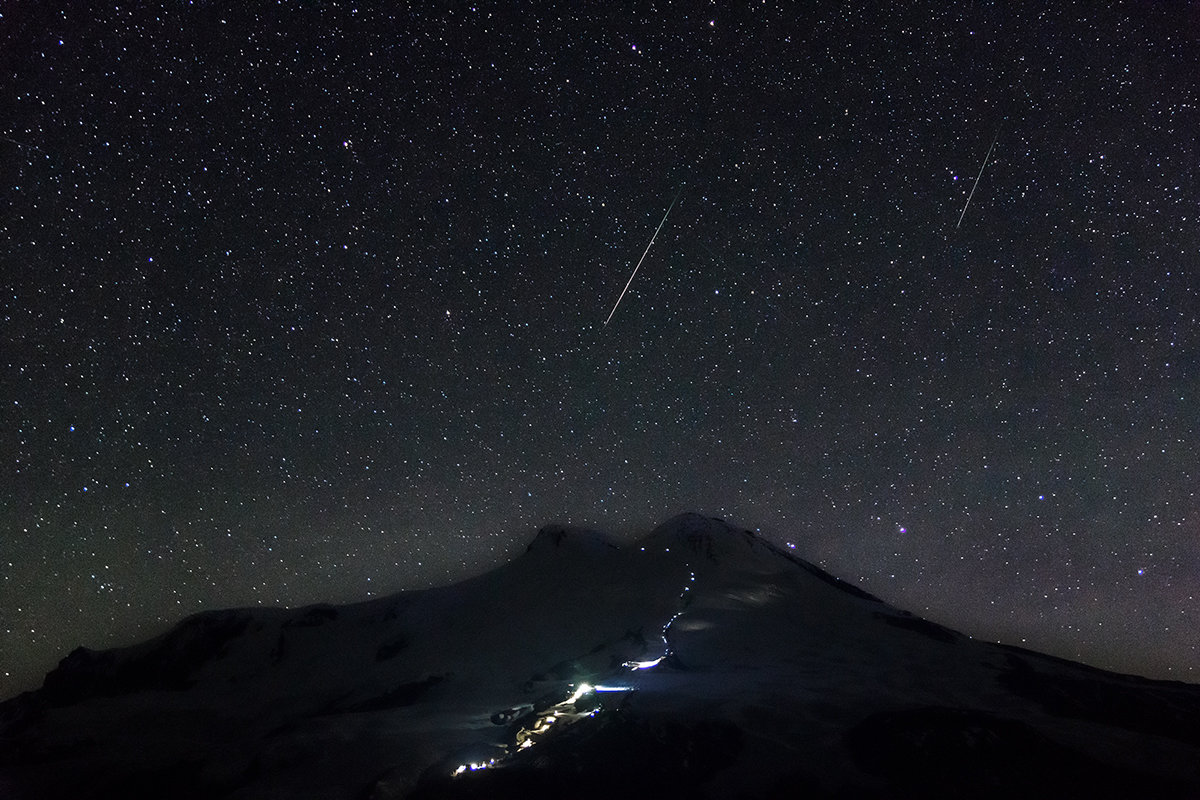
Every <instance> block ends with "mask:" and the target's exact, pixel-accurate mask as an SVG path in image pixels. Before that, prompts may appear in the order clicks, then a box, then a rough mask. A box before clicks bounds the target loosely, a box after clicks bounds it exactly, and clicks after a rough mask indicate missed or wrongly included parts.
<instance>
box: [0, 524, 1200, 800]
mask: <svg viewBox="0 0 1200 800" xmlns="http://www.w3.org/2000/svg"><path fill="white" fill-rule="evenodd" d="M1197 765H1200V687H1197V686H1192V685H1185V684H1179V683H1170V682H1164V681H1150V680H1144V679H1139V678H1133V677H1128V676H1122V675H1116V674H1113V673H1107V672H1103V671H1101V670H1097V669H1093V668H1090V667H1086V666H1083V665H1080V664H1075V663H1071V662H1067V661H1063V660H1061V659H1055V658H1051V657H1048V656H1043V655H1039V654H1037V653H1033V652H1030V651H1026V650H1021V649H1018V648H1012V647H1005V646H1000V645H994V644H989V643H985V642H979V641H975V640H972V639H970V638H968V637H966V636H963V635H961V634H959V633H956V632H954V631H952V630H949V629H947V628H944V627H941V626H939V625H936V624H934V623H932V622H929V621H927V620H923V619H920V618H918V617H915V616H913V615H911V614H908V613H905V612H903V611H901V610H898V609H896V608H893V607H891V606H889V605H887V604H886V603H883V602H882V601H880V600H879V599H877V598H875V597H873V596H871V595H869V594H867V593H866V592H863V591H862V590H860V589H858V588H857V587H855V586H853V585H851V584H848V583H845V582H843V581H841V580H839V579H837V578H835V577H833V576H831V575H829V574H828V573H826V572H824V571H823V570H821V569H819V568H818V567H816V566H814V565H813V564H810V563H808V562H806V561H804V560H802V559H799V558H797V557H795V556H794V555H793V554H792V553H791V552H789V551H787V550H785V549H782V548H779V547H777V546H775V545H774V544H772V543H770V542H768V541H767V540H765V539H763V538H761V537H759V536H756V535H755V534H754V533H752V532H750V531H746V530H741V529H738V528H735V527H732V526H730V525H728V524H726V523H725V522H723V521H721V520H718V519H713V518H709V517H703V516H700V515H697V514H684V515H681V516H678V517H675V518H673V519H671V520H669V521H667V522H666V523H664V524H662V525H660V526H658V527H657V528H655V529H654V530H653V531H652V532H650V533H649V534H647V535H646V536H645V537H644V538H642V539H640V540H638V541H637V542H635V543H634V544H632V545H624V546H617V544H615V543H614V542H613V541H612V540H610V539H609V538H608V537H606V536H604V535H603V534H601V533H598V532H595V531H588V530H583V529H576V528H567V527H563V526H550V527H547V528H543V529H542V530H541V531H540V532H539V533H538V534H537V536H536V537H535V538H534V540H533V541H532V542H531V544H530V545H529V547H528V548H527V549H526V551H525V552H524V553H522V554H521V555H520V556H518V557H517V558H515V559H513V560H512V561H511V562H509V563H507V564H504V565H502V566H500V567H498V568H496V569H494V570H492V571H491V572H488V573H485V574H483V575H480V576H478V577H476V578H473V579H470V580H467V581H464V582H461V583H458V584H455V585H452V586H446V587H439V588H435V589H428V590H423V591H413V592H403V593H400V594H397V595H395V596H392V597H387V598H383V599H379V600H373V601H370V602H366V603H359V604H355V605H349V606H329V605H320V606H311V607H308V608H300V609H292V610H282V609H268V610H261V609H256V610H232V611H219V612H207V613H203V614H199V615H196V616H193V617H190V618H189V619H186V620H184V621H183V622H181V623H180V624H179V625H178V626H176V627H175V628H174V629H172V630H171V631H169V632H168V633H166V634H164V635H162V636H159V637H157V638H155V639H152V640H149V641H147V642H143V643H142V644H139V645H135V646H133V647H128V648H122V649H117V650H108V651H101V652H96V651H90V650H86V649H83V648H80V649H78V650H76V651H74V652H73V653H71V654H70V655H69V656H67V657H66V658H65V659H64V660H63V661H62V662H61V663H60V664H59V666H58V667H57V668H56V669H55V670H54V671H52V672H51V673H50V674H49V675H47V676H46V680H45V683H44V685H43V687H42V688H41V689H40V690H38V691H36V692H30V693H27V694H25V695H22V696H21V697H18V698H16V699H14V700H11V701H9V702H7V703H4V704H2V705H0V796H3V797H5V798H15V799H16V800H25V799H26V798H28V799H29V800H32V798H59V797H61V798H67V797H71V798H76V797H96V798H118V797H120V798H137V797H172V798H238V799H239V800H250V799H251V798H267V797H287V798H322V799H323V800H324V799H326V798H330V799H332V798H347V799H349V798H372V799H374V800H386V799H387V798H449V797H487V798H503V797H521V798H531V797H532V798H542V797H544V798H551V797H553V798H561V797H573V798H601V797H605V798H607V797H612V796H619V795H623V794H628V793H631V792H637V793H638V794H648V795H650V796H656V797H660V798H661V797H700V798H703V797H712V798H725V797H744V798H776V797H816V798H822V797H829V798H832V797H860V798H890V797H912V798H917V797H922V798H925V797H968V796H969V797H1014V796H1018V795H1020V796H1031V797H1045V796H1051V795H1064V796H1077V797H1084V796H1086V797H1129V796H1153V797H1197V796H1200V767H1198V766H1197Z"/></svg>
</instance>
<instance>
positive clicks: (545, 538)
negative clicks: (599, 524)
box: [525, 523, 617, 553]
mask: <svg viewBox="0 0 1200 800" xmlns="http://www.w3.org/2000/svg"><path fill="white" fill-rule="evenodd" d="M616 547H617V545H616V544H614V543H613V541H612V540H611V539H609V537H608V535H607V534H605V533H602V532H601V531H598V530H594V529H592V528H582V527H578V526H575V525H560V524H557V523H556V524H552V525H545V526H543V527H542V528H540V529H539V530H538V532H537V535H536V536H534V537H533V541H532V542H530V543H529V544H528V545H527V546H526V547H525V552H526V553H535V552H556V551H563V550H571V551H594V552H604V551H608V550H615V549H616Z"/></svg>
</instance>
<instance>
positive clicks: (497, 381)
mask: <svg viewBox="0 0 1200 800" xmlns="http://www.w3.org/2000/svg"><path fill="white" fill-rule="evenodd" d="M379 5H380V6H386V7H392V6H399V5H401V4H399V3H380V4H379ZM411 5H412V6H413V8H411V9H407V10H400V11H397V10H395V9H394V8H389V9H388V10H384V11H379V10H373V9H371V8H367V7H364V6H362V5H360V6H357V7H356V6H355V5H354V4H352V3H346V2H340V3H301V2H281V3H272V4H267V3H229V4H225V3H216V2H213V3H208V2H196V3H185V2H170V3H160V4H154V3H132V2H131V3H128V4H127V3H116V2H109V3H107V4H103V5H100V4H96V5H90V4H88V3H83V2H70V3H67V2H63V1H62V0H58V2H16V3H5V4H4V7H3V9H2V10H0V77H2V81H0V176H2V180H0V288H2V290H3V291H2V295H0V408H2V412H0V413H2V416H0V696H7V695H9V694H12V693H15V692H17V691H19V690H22V689H27V688H32V687H34V686H36V685H37V684H38V683H40V678H41V674H42V673H44V672H45V670H47V669H49V668H50V667H52V666H53V664H54V663H55V662H56V661H57V660H58V659H59V658H61V657H62V656H63V655H65V654H66V653H67V652H68V651H69V650H70V649H72V648H73V647H75V646H76V645H79V644H84V645H87V646H91V647H100V646H113V645H117V644H126V643H129V642H132V641H134V640H137V639H141V638H145V637H147V636H150V635H152V634H155V633H158V632H159V631H161V630H163V629H164V628H166V627H167V626H168V625H169V624H171V623H173V622H174V621H176V620H178V619H180V618H182V617H183V616H184V615H186V614H189V613H192V612H195V611H198V610H201V609H209V608H222V607H230V606H253V605H259V604H262V605H278V604H283V605H298V604H306V603H312V602H318V601H330V602H346V601H352V600H357V599H364V598H367V597H370V596H376V595H380V594H385V593H389V592H393V591H397V590H399V589H404V588H418V587H425V586H430V585H435V584H442V583H446V582H448V581H451V580H453V579H458V578H462V577H466V576H468V575H471V574H475V573H478V572H480V571H482V570H483V569H485V568H488V567H490V566H493V565H495V564H498V563H500V562H502V561H503V560H505V559H507V558H509V557H511V556H512V555H513V554H514V553H515V552H517V551H518V550H519V549H520V547H522V546H523V545H524V544H525V543H526V542H528V541H529V539H530V538H531V537H532V535H533V532H534V530H535V529H536V528H537V527H538V526H540V525H542V524H546V523H550V522H568V523H574V524H580V525H588V526H595V527H600V528H602V529H605V530H608V531H611V532H613V533H614V534H616V535H618V536H632V535H633V534H634V533H636V532H639V531H645V530H647V529H648V528H649V527H651V526H653V525H654V524H656V523H658V522H660V521H662V520H663V519H665V518H666V517H668V516H670V515H673V514H675V513H677V512H680V511H684V510H696V511H700V512H703V513H708V514H712V515H716V516H722V517H724V518H726V519H728V520H729V521H730V522H733V523H736V524H740V525H744V526H746V527H749V528H754V529H758V530H760V531H761V532H762V533H763V534H764V535H765V536H767V537H769V538H771V539H772V540H774V541H776V542H779V543H781V544H784V545H787V544H791V545H793V546H794V548H795V552H796V553H797V554H798V555H801V556H802V557H805V558H807V559H809V560H812V561H814V562H816V563H819V564H821V565H823V566H824V567H825V568H826V569H828V570H829V571H830V572H832V573H834V574H835V575H838V576H840V577H843V578H846V579H849V580H851V581H853V582H855V583H858V584H859V585H861V586H863V587H864V588H865V589H867V590H869V591H871V592H873V593H876V594H878V595H880V596H881V597H883V598H884V599H886V600H888V601H890V602H892V603H894V604H897V605H899V606H901V607H904V608H907V609H909V610H911V611H913V612H915V613H918V614H921V615H923V616H927V617H929V618H931V619H934V620H936V621H938V622H942V623H944V624H948V625H951V626H953V627H956V628H958V629H961V630H963V631H965V632H967V633H970V634H972V635H974V636H978V637H981V638H986V639H991V640H1002V641H1005V642H1009V643H1014V644H1024V645H1025V646H1028V647H1032V648H1035V649H1039V650H1044V651H1048V652H1051V653H1053V654H1056V655H1061V656H1065V657H1068V658H1076V659H1081V660H1084V661H1086V662H1088V663H1092V664H1095V665H1098V666H1102V667H1107V668H1116V669H1119V670H1122V671H1132V672H1136V673H1139V674H1145V675H1151V676H1155V677H1174V678H1178V679H1184V680H1190V681H1200V496H1197V487H1198V485H1200V462H1198V453H1200V395H1198V392H1200V319H1198V318H1200V187H1198V183H1197V179H1198V177H1200V134H1197V131H1200V88H1198V87H1200V6H1196V5H1191V6H1190V7H1188V6H1186V5H1184V4H1182V3H1179V4H1170V3H1154V2H1147V3H1111V4H1109V3H1093V2H1083V3H1079V4H1068V3H1053V4H1048V5H1049V6H1050V7H1049V8H1048V9H1046V10H1039V9H1038V8H1036V7H1035V6H1036V4H1011V5H1010V4H1006V3H1000V4H991V3H986V2H975V3H964V4H961V6H962V7H961V8H955V9H947V8H946V7H945V6H946V4H942V3H930V4H928V5H926V6H924V7H920V8H917V7H913V8H911V9H909V6H910V5H915V4H904V3H900V4H896V3H881V4H878V5H877V6H875V7H873V8H864V9H861V10H860V9H856V8H854V6H858V5H860V4H843V3H825V4H820V3H814V4H803V5H804V7H805V8H806V9H807V10H805V11H803V12H801V11H798V10H796V9H794V8H793V7H792V6H791V4H781V5H782V8H780V7H775V6H774V5H772V4H766V3H756V4H754V5H753V6H752V7H751V8H748V9H747V8H740V9H738V10H731V9H727V8H725V4H704V3H699V2H688V3H669V2H660V3H635V4H630V5H628V6H624V7H623V6H622V4H618V3H611V2H597V3H568V4H563V5H562V6H561V7H558V8H557V9H555V8H551V7H550V6H547V5H533V6H529V5H525V4H517V3H510V2H504V3H497V4H494V5H490V6H489V5H486V4H485V5H479V6H470V5H464V4H459V3H443V4H435V3H413V4H411ZM867 5H870V4H867ZM989 148H990V151H989ZM985 158H986V163H985ZM981 170H982V171H981ZM977 178H978V184H977V185H976V179H977ZM973 187H974V194H973V195H971V192H972V188H973ZM677 193H678V201H677V202H676V203H675V205H674V206H673V207H671V211H670V214H669V215H668V216H667V218H666V221H665V224H663V226H662V229H661V232H660V233H659V234H658V236H657V238H656V240H655V241H654V244H653V246H652V247H651V248H650V250H649V252H648V253H646V257H645V260H644V261H643V262H642V264H641V267H640V270H639V271H638V273H637V276H636V278H635V279H634V281H633V283H632V285H631V287H630V289H629V292H628V294H626V295H625V297H624V299H623V300H622V301H621V304H620V306H619V307H618V308H617V310H616V313H615V314H614V316H613V318H612V321H611V322H610V323H609V324H608V325H605V324H604V320H605V318H606V317H607V316H608V314H609V312H610V311H611V309H612V308H613V304H614V303H615V302H616V300H617V297H618V296H619V295H620V293H621V290H622V288H623V287H624V286H625V284H626V282H627V281H628V280H629V276H630V273H631V272H632V270H633V268H634V265H635V264H637V262H638V259H639V258H640V257H641V256H642V254H643V252H644V251H645V250H646V247H647V244H648V243H649V242H650V241H651V237H652V236H653V234H654V231H655V228H656V226H657V225H658V224H659V222H660V220H662V219H663V215H664V213H665V212H666V211H667V209H668V207H670V204H671V201H672V199H673V198H675V197H676V195H677ZM969 196H970V202H969V204H968V202H967V201H968V197H969ZM964 209H965V212H964Z"/></svg>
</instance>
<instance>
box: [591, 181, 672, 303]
mask: <svg viewBox="0 0 1200 800" xmlns="http://www.w3.org/2000/svg"><path fill="white" fill-rule="evenodd" d="M681 194H683V187H680V189H679V191H678V192H676V193H675V199H674V200H672V201H671V205H669V206H667V213H666V214H663V218H662V222H660V223H658V227H657V228H655V229H654V235H653V236H651V237H650V244H648V245H646V251H645V252H644V253H642V257H641V258H639V259H638V262H637V266H636V267H634V268H633V274H632V275H630V276H629V280H628V281H626V282H625V288H624V289H622V290H621V296H620V297H618V298H617V302H615V303H613V307H612V311H610V312H608V319H606V320H604V325H605V327H607V326H608V323H609V320H611V319H612V318H613V314H615V313H617V306H619V305H621V301H622V300H624V299H625V293H626V292H628V291H629V285H630V284H632V283H633V279H634V277H635V276H636V275H637V273H638V270H639V269H641V266H642V262H643V261H645V260H646V254H647V253H649V252H650V248H651V247H653V246H654V240H655V239H657V238H658V232H659V231H661V230H662V226H663V225H665V224H666V222H667V217H669V216H670V215H671V209H672V208H674V207H675V201H676V200H678V199H679V195H681Z"/></svg>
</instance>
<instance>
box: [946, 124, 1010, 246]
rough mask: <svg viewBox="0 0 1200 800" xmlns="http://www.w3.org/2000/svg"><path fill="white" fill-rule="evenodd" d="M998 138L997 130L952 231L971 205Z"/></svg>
mask: <svg viewBox="0 0 1200 800" xmlns="http://www.w3.org/2000/svg"><path fill="white" fill-rule="evenodd" d="M998 138H1000V131H999V130H997V131H996V135H995V136H993V137H992V143H991V144H990V145H988V151H987V155H986V156H984V157H983V163H982V164H980V165H979V174H978V175H976V176H975V183H974V185H972V186H971V193H970V194H968V195H967V202H966V203H964V204H963V210H962V213H961V214H959V215H958V225H955V226H954V230H958V226H959V225H962V221H963V217H965V216H966V215H967V207H968V206H970V205H971V198H972V197H974V196H975V190H976V189H977V188H979V179H980V178H982V177H983V168H984V167H986V166H987V162H988V159H989V158H991V157H992V148H993V147H995V146H996V140H997V139H998Z"/></svg>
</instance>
